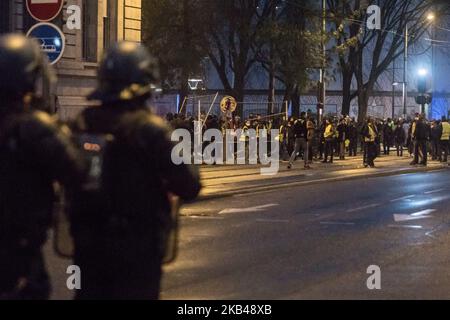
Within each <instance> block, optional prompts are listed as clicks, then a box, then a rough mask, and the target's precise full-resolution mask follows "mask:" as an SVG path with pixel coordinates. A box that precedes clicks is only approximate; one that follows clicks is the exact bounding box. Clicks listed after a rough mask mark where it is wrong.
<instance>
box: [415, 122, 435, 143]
mask: <svg viewBox="0 0 450 320" xmlns="http://www.w3.org/2000/svg"><path fill="white" fill-rule="evenodd" d="M430 133H431V129H430V127H429V126H428V124H426V123H425V122H424V121H421V120H419V121H417V124H416V131H415V133H414V137H413V138H414V140H418V141H424V140H429V138H430Z"/></svg>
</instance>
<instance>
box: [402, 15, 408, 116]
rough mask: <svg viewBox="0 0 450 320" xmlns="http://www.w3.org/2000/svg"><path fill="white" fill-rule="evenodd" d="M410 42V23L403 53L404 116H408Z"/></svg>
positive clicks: (406, 30)
mask: <svg viewBox="0 0 450 320" xmlns="http://www.w3.org/2000/svg"><path fill="white" fill-rule="evenodd" d="M408 42H409V31H408V23H406V26H405V50H404V53H403V83H402V86H403V117H404V118H405V119H406V118H407V110H406V103H407V100H408V91H407V90H408V84H407V81H408Z"/></svg>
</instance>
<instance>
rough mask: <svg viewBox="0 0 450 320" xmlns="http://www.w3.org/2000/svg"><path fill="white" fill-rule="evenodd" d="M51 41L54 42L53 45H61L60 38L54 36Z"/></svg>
mask: <svg viewBox="0 0 450 320" xmlns="http://www.w3.org/2000/svg"><path fill="white" fill-rule="evenodd" d="M53 43H54V44H55V46H57V47H60V46H61V40H60V39H59V38H55V39H54V40H53Z"/></svg>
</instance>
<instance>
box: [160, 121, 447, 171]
mask: <svg viewBox="0 0 450 320" xmlns="http://www.w3.org/2000/svg"><path fill="white" fill-rule="evenodd" d="M201 117H202V118H201V121H202V122H204V126H203V129H204V130H206V129H219V130H225V129H232V130H237V129H241V130H242V132H243V133H245V131H246V130H248V129H254V130H255V131H256V132H257V133H258V132H259V131H260V130H261V129H267V130H269V131H270V129H279V137H278V140H279V142H280V159H282V160H283V161H288V168H289V169H291V168H292V167H293V165H294V163H295V160H296V159H298V158H302V160H303V162H304V167H305V168H306V169H310V168H311V164H312V163H313V162H314V161H321V162H322V163H333V162H334V160H335V159H336V158H338V159H339V160H345V159H346V157H356V156H358V155H363V164H364V166H365V167H372V168H373V167H375V159H376V158H377V157H379V156H380V155H390V154H391V153H392V152H394V154H396V156H397V157H403V156H405V151H406V150H407V154H406V155H407V156H409V157H411V158H412V161H411V165H424V166H426V165H427V162H428V158H431V159H432V160H436V161H440V162H443V163H447V162H448V154H449V148H450V146H449V138H450V124H449V122H448V121H447V119H446V118H445V117H444V118H442V119H441V120H431V121H428V120H426V118H425V115H423V114H418V113H416V114H415V115H414V117H413V118H408V119H402V118H399V119H390V118H389V119H378V118H374V117H367V119H365V121H363V122H360V123H359V122H357V121H356V119H355V118H352V117H349V116H327V117H324V118H323V120H322V122H321V123H318V121H317V117H316V116H315V115H313V114H311V113H306V112H302V113H301V114H300V116H299V117H290V118H289V119H288V120H286V117H285V116H262V115H260V114H256V115H254V114H250V115H249V116H248V118H247V119H246V120H244V121H241V119H240V118H239V117H237V116H236V117H235V118H234V119H233V120H227V119H223V118H222V117H218V116H217V115H209V116H207V117H206V115H205V114H202V115H201ZM166 120H167V122H168V123H169V124H170V125H171V126H172V127H173V128H184V129H187V130H189V131H192V132H194V121H195V120H197V118H196V117H193V116H189V115H185V114H167V116H166ZM269 134H270V133H269Z"/></svg>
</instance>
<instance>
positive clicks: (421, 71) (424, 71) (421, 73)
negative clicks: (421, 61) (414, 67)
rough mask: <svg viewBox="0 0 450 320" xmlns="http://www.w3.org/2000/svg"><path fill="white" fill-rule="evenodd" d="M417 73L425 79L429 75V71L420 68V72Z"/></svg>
mask: <svg viewBox="0 0 450 320" xmlns="http://www.w3.org/2000/svg"><path fill="white" fill-rule="evenodd" d="M417 73H418V74H419V76H421V77H424V76H426V75H427V74H428V70H427V69H425V68H420V69H419V71H417Z"/></svg>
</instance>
